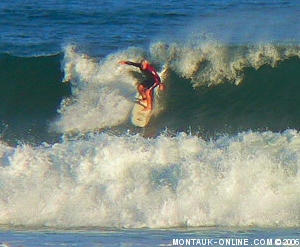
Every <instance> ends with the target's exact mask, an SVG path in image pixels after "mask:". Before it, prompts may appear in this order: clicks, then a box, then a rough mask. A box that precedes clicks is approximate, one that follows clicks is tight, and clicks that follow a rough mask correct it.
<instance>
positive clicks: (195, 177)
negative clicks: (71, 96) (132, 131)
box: [0, 130, 300, 228]
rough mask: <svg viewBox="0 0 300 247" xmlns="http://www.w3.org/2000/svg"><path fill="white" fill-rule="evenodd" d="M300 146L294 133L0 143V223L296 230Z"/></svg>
mask: <svg viewBox="0 0 300 247" xmlns="http://www.w3.org/2000/svg"><path fill="white" fill-rule="evenodd" d="M299 144H300V135H299V133H298V132H296V131H291V130H289V131H286V132H284V133H282V134H276V133H272V132H264V133H255V132H248V133H241V134H239V135H237V136H236V137H231V138H230V137H226V136H224V137H221V138H219V139H218V140H216V141H208V142H206V141H204V140H202V139H201V138H199V137H196V136H189V135H186V134H183V133H182V134H178V135H177V136H175V137H168V136H159V137H157V138H156V139H144V138H142V137H141V136H139V135H135V136H129V135H128V136H123V137H117V136H113V135H108V134H104V133H102V134H97V135H90V136H88V137H87V138H85V139H77V140H64V141H63V142H62V143H57V144H54V145H51V146H49V145H46V144H45V145H42V146H39V147H32V146H28V145H23V146H19V147H16V148H11V147H8V146H6V145H4V144H1V146H0V148H1V149H0V150H1V160H0V161H1V166H0V181H1V184H0V186H1V190H0V207H1V210H0V224H1V225H5V224H6V225H23V226H27V227H33V226H49V227H50V226H51V227H59V228H70V227H89V226H97V227H130V228H140V227H152V228H166V227H180V226H195V227H196V226H221V225H222V226H253V225H255V226H268V227H274V226H281V227H296V226H298V225H299V217H300V212H299V208H298V206H297V205H299V202H300V197H299V195H300V193H299V192H300V191H299V186H298V185H299V182H300V176H299V167H300V157H299V153H300V152H299Z"/></svg>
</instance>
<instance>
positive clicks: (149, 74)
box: [125, 61, 161, 89]
mask: <svg viewBox="0 0 300 247" xmlns="http://www.w3.org/2000/svg"><path fill="white" fill-rule="evenodd" d="M125 63H126V64H127V65H132V66H135V67H138V68H139V69H140V70H141V72H142V73H143V75H144V77H145V78H146V79H145V80H143V81H142V82H141V84H142V85H143V86H144V87H145V88H147V89H149V88H151V87H156V86H157V85H159V84H160V83H161V80H160V77H159V75H158V73H157V72H156V70H155V69H154V68H153V67H152V66H151V65H149V64H147V67H146V69H143V67H142V63H134V62H130V61H126V62H125Z"/></svg>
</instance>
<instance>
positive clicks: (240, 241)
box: [0, 228, 299, 247]
mask: <svg viewBox="0 0 300 247" xmlns="http://www.w3.org/2000/svg"><path fill="white" fill-rule="evenodd" d="M0 237H1V238H4V239H7V241H6V242H5V243H3V242H2V243H1V244H2V246H29V247H35V246H80V247H81V246H82V247H84V246H90V247H96V246H99V247H100V246H101V247H115V246H117V247H119V246H132V247H133V246H141V247H148V246H149V247H150V246H151V247H152V246H153V247H154V246H218V247H219V246H287V245H288V246H295V245H296V246H297V243H298V242H297V241H299V231H298V230H297V229H289V230H276V229H256V228H251V229H222V228H203V229H189V230H187V229H181V230H179V229H173V230H150V229H149V230H145V229H144V230H142V229H141V230H102V231H99V230H88V231H86V230H73V231H51V230H42V231H28V230H26V231H24V230H22V231H9V230H8V231H6V232H2V233H1V234H0ZM180 243H181V244H182V243H184V245H181V244H180ZM279 243H282V244H279Z"/></svg>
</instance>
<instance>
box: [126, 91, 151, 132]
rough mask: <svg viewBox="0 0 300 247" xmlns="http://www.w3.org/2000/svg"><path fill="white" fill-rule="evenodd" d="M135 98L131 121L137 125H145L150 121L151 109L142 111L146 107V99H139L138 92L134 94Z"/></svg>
mask: <svg viewBox="0 0 300 247" xmlns="http://www.w3.org/2000/svg"><path fill="white" fill-rule="evenodd" d="M136 98H137V100H136V102H135V103H134V106H133V108H132V112H131V123H132V124H134V125H135V126H137V127H145V126H146V125H147V124H148V123H149V121H150V118H151V114H152V111H151V110H148V111H144V109H145V108H146V107H147V100H141V99H142V97H141V95H140V94H139V93H138V94H137V95H136Z"/></svg>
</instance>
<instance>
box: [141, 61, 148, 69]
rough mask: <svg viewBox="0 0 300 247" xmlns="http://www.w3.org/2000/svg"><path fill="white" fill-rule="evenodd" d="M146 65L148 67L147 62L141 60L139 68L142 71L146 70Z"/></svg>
mask: <svg viewBox="0 0 300 247" xmlns="http://www.w3.org/2000/svg"><path fill="white" fill-rule="evenodd" d="M148 65H149V62H148V61H147V60H146V59H143V60H142V61H141V67H142V69H146V68H147V66H148Z"/></svg>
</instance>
